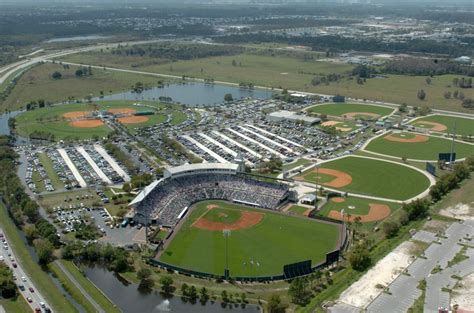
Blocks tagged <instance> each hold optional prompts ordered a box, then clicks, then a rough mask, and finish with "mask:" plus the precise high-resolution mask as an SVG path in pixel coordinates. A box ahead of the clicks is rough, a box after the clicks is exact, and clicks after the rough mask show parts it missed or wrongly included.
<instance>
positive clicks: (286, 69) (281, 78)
mask: <svg viewBox="0 0 474 313" xmlns="http://www.w3.org/2000/svg"><path fill="white" fill-rule="evenodd" d="M98 54H99V53H85V54H77V55H74V56H70V57H65V58H61V59H64V60H67V61H70V62H74V63H80V62H83V63H85V64H93V65H107V66H111V67H119V68H126V69H131V65H132V64H134V67H133V69H136V70H140V71H149V72H154V73H162V74H169V75H177V76H181V75H186V76H190V77H199V78H214V79H215V80H221V81H228V82H235V83H240V82H247V83H253V84H255V85H261V86H267V87H275V88H279V87H283V88H288V89H296V90H303V89H304V88H305V85H307V86H310V85H311V79H312V78H313V77H314V76H316V75H325V74H329V73H343V72H347V71H350V70H351V69H352V68H353V66H352V65H347V64H337V63H331V62H322V61H314V60H308V61H305V60H303V59H298V58H292V57H286V56H270V55H256V54H250V53H243V54H239V55H234V56H222V57H209V58H201V59H195V60H189V61H188V60H187V61H177V62H172V63H170V62H143V61H144V60H143V59H142V60H141V62H139V63H137V62H136V61H137V60H134V58H128V57H119V56H111V57H110V58H109V57H104V56H99V55H98ZM105 55H110V54H105ZM233 60H235V63H236V64H237V66H233V65H232V63H233V62H232V61H233ZM158 61H159V60H158ZM153 63H159V64H153ZM137 65H138V66H137Z"/></svg>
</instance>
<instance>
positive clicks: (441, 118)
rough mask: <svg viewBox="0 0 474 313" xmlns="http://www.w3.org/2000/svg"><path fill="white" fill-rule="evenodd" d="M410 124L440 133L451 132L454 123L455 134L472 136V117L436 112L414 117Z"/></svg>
mask: <svg viewBox="0 0 474 313" xmlns="http://www.w3.org/2000/svg"><path fill="white" fill-rule="evenodd" d="M410 124H411V125H413V126H416V127H420V128H426V129H429V130H431V131H435V132H441V133H448V132H449V133H452V132H453V131H454V125H456V134H457V135H461V136H474V119H468V118H462V117H454V116H447V115H439V114H436V115H430V116H425V117H422V118H419V119H416V120H414V121H412V122H411V123H410Z"/></svg>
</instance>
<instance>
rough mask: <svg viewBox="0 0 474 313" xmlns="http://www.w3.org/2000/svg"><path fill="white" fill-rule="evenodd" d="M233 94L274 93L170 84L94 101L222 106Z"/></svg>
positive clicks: (256, 96)
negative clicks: (167, 101) (168, 100)
mask: <svg viewBox="0 0 474 313" xmlns="http://www.w3.org/2000/svg"><path fill="white" fill-rule="evenodd" d="M228 93H230V94H232V97H233V99H234V100H237V99H242V98H252V99H269V98H271V97H272V94H273V93H274V92H273V91H271V90H269V89H244V88H239V87H233V86H227V85H219V84H204V83H186V84H170V85H165V86H163V88H159V87H153V88H151V89H145V90H143V91H142V92H140V93H136V92H132V91H127V92H122V93H116V94H111V95H106V96H104V97H102V98H100V99H99V98H95V99H94V100H156V101H158V100H159V98H160V97H170V98H171V99H172V101H173V102H175V103H181V104H186V105H190V106H204V105H221V104H223V103H224V96H225V94H228Z"/></svg>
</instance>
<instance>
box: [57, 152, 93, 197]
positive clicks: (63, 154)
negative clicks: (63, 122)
mask: <svg viewBox="0 0 474 313" xmlns="http://www.w3.org/2000/svg"><path fill="white" fill-rule="evenodd" d="M57 150H58V152H59V154H60V155H61V157H62V158H63V160H64V162H66V165H67V167H69V169H70V170H71V172H72V175H73V176H74V178H75V179H76V180H77V182H78V183H79V185H80V186H81V187H82V188H85V187H87V184H86V181H85V180H84V178H82V176H81V174H80V173H79V171H78V170H77V168H76V166H75V165H74V163H73V162H72V161H71V159H70V158H69V155H68V154H67V152H66V150H64V149H63V148H59V149H57Z"/></svg>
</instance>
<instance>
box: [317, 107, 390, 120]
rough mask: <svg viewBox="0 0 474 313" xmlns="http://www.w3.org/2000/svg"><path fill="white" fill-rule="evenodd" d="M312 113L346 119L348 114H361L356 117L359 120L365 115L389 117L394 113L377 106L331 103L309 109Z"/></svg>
mask: <svg viewBox="0 0 474 313" xmlns="http://www.w3.org/2000/svg"><path fill="white" fill-rule="evenodd" d="M308 112H310V113H318V114H326V115H331V116H339V117H344V115H345V114H347V113H356V112H360V113H361V114H360V115H356V116H355V117H357V118H364V117H367V116H366V115H364V114H363V113H364V112H365V113H374V114H378V115H379V116H380V117H381V116H385V115H389V114H390V113H392V112H393V109H390V108H386V107H381V106H375V105H365V104H358V103H330V104H322V105H316V106H313V107H311V108H309V109H308Z"/></svg>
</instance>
